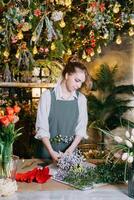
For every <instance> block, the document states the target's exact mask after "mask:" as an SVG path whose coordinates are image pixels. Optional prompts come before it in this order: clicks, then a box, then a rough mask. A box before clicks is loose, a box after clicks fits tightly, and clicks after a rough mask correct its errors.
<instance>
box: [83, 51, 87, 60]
mask: <svg viewBox="0 0 134 200" xmlns="http://www.w3.org/2000/svg"><path fill="white" fill-rule="evenodd" d="M82 58H83V59H86V58H87V56H86V52H85V51H83V54H82Z"/></svg>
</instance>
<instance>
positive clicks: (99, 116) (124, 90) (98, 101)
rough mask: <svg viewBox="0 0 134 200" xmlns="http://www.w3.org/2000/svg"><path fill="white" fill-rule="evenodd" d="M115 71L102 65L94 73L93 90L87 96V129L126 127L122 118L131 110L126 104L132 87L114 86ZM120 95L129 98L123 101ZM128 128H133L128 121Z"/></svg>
mask: <svg viewBox="0 0 134 200" xmlns="http://www.w3.org/2000/svg"><path fill="white" fill-rule="evenodd" d="M117 69H118V68H117V66H115V67H113V69H110V67H109V66H108V65H107V64H102V65H101V66H100V69H99V71H98V72H97V73H96V79H94V80H93V89H92V91H91V93H90V94H89V95H88V96H87V99H88V115H89V127H93V128H96V127H99V128H101V129H105V130H113V129H115V128H117V127H119V126H120V124H121V122H122V126H127V125H128V120H126V119H125V118H124V117H123V114H124V113H125V112H126V111H128V110H130V109H132V108H133V107H132V106H129V105H128V103H129V102H130V101H131V100H130V96H131V95H133V91H134V85H119V86H116V80H115V77H116V72H117ZM122 94H125V95H126V94H127V95H129V97H128V98H127V99H123V98H122V97H121V95H122ZM129 126H130V127H133V126H134V123H133V122H132V121H129ZM101 134H102V138H101V144H102V148H104V134H103V133H101Z"/></svg>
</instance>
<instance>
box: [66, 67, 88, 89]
mask: <svg viewBox="0 0 134 200" xmlns="http://www.w3.org/2000/svg"><path fill="white" fill-rule="evenodd" d="M84 82H85V72H84V71H83V70H81V69H78V68H77V69H76V72H75V73H72V74H68V73H67V74H66V75H65V83H66V88H67V90H68V91H69V92H74V91H76V90H78V89H79V88H81V86H82V83H84Z"/></svg>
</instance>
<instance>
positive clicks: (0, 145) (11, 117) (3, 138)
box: [0, 105, 21, 177]
mask: <svg viewBox="0 0 134 200" xmlns="http://www.w3.org/2000/svg"><path fill="white" fill-rule="evenodd" d="M19 112H20V107H19V106H18V105H15V106H14V107H9V106H8V107H5V108H3V107H2V108H0V177H10V165H11V160H12V154H13V143H14V141H15V140H16V138H17V137H18V136H20V135H21V133H20V132H19V131H20V128H19V129H18V130H15V123H16V122H17V121H18V120H19V117H18V113H19Z"/></svg>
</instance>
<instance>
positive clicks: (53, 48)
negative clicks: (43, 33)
mask: <svg viewBox="0 0 134 200" xmlns="http://www.w3.org/2000/svg"><path fill="white" fill-rule="evenodd" d="M55 49H56V46H55V44H54V43H53V42H52V44H51V50H52V51H54V50H55Z"/></svg>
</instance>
